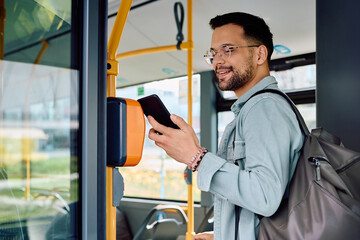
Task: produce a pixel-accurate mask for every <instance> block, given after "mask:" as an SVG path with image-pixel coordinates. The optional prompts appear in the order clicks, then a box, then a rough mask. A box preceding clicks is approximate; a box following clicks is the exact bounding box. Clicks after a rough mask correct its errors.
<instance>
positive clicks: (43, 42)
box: [34, 40, 49, 64]
mask: <svg viewBox="0 0 360 240" xmlns="http://www.w3.org/2000/svg"><path fill="white" fill-rule="evenodd" d="M41 44H42V48H41V50H40V52H39V54H38V55H37V57H36V59H35V62H34V64H39V62H40V60H41V58H42V56H43V55H44V53H45V51H46V49H47V48H48V47H49V43H48V42H47V41H46V40H43V41H41Z"/></svg>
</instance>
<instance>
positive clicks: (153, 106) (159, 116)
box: [137, 94, 179, 129]
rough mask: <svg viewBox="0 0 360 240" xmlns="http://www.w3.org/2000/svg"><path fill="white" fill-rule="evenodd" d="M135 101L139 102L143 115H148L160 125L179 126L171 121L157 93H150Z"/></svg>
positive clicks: (176, 127)
mask: <svg viewBox="0 0 360 240" xmlns="http://www.w3.org/2000/svg"><path fill="white" fill-rule="evenodd" d="M137 101H138V102H139V103H140V105H141V107H142V109H143V111H144V114H145V116H149V115H150V116H152V117H153V118H155V120H156V121H158V122H159V123H160V124H162V125H165V126H167V127H171V128H175V129H179V127H178V126H177V125H175V124H174V123H173V122H172V121H171V119H170V113H169V111H168V110H167V109H166V107H165V105H164V103H163V102H162V101H161V99H160V98H159V96H158V95H156V94H152V95H149V96H147V97H143V98H139V99H138V100H137Z"/></svg>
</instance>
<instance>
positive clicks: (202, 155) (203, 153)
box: [192, 148, 208, 172]
mask: <svg viewBox="0 0 360 240" xmlns="http://www.w3.org/2000/svg"><path fill="white" fill-rule="evenodd" d="M207 152H208V150H207V149H206V148H204V150H203V151H202V153H201V154H200V157H199V160H197V162H196V164H195V166H194V167H193V168H192V171H193V172H195V171H196V169H197V168H198V166H199V164H200V162H201V160H202V159H203V158H204V156H205V154H206V153H207Z"/></svg>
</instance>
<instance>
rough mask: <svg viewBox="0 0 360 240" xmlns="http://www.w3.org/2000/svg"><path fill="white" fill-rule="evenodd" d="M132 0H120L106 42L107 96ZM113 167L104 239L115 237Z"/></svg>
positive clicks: (109, 169)
mask: <svg viewBox="0 0 360 240" xmlns="http://www.w3.org/2000/svg"><path fill="white" fill-rule="evenodd" d="M131 3H132V0H122V1H121V4H120V7H119V11H118V13H117V15H116V19H115V23H114V26H113V29H112V31H111V35H110V38H109V42H108V47H107V48H108V53H107V55H108V56H107V97H116V79H115V78H116V76H117V75H118V73H119V63H118V61H117V60H116V51H117V49H118V46H119V43H120V38H121V35H122V32H123V30H124V26H125V23H126V19H127V16H128V14H129V11H130V7H131ZM113 169H114V167H106V188H107V191H106V239H107V240H115V239H116V207H114V206H113V184H114V183H113Z"/></svg>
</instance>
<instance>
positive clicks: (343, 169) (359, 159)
mask: <svg viewBox="0 0 360 240" xmlns="http://www.w3.org/2000/svg"><path fill="white" fill-rule="evenodd" d="M358 161H360V158H359V157H357V159H355V160H353V161H352V162H350V163H349V164H347V165H346V166H344V167H342V168H340V169H337V170H336V173H341V172H343V171H345V170H346V169H348V168H350V167H351V166H352V165H354V164H356V163H357V162H358Z"/></svg>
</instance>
